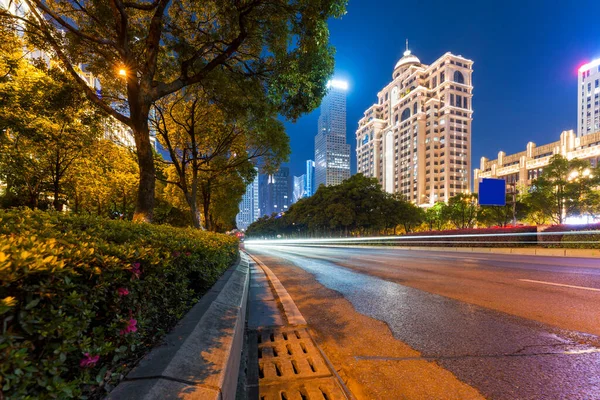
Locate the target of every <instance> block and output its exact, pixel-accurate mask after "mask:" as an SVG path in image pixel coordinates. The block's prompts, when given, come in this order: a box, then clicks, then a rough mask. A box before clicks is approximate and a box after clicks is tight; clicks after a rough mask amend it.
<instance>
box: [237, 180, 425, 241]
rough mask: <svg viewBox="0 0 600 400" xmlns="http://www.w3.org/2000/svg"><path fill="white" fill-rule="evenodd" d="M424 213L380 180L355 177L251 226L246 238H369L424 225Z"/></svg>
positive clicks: (301, 200) (322, 190)
mask: <svg viewBox="0 0 600 400" xmlns="http://www.w3.org/2000/svg"><path fill="white" fill-rule="evenodd" d="M421 215H422V211H421V210H420V209H419V208H418V207H416V206H414V205H413V204H411V203H408V202H406V201H404V200H403V199H402V198H400V197H397V196H392V195H390V194H388V193H385V192H384V191H383V190H382V189H381V186H380V185H379V183H378V182H377V179H375V178H367V177H365V176H364V175H362V174H356V175H353V176H352V177H350V178H349V179H346V180H345V181H344V182H342V183H341V184H339V185H336V186H321V187H319V188H318V190H317V191H316V193H315V194H314V195H313V196H312V197H309V198H305V199H300V200H299V201H298V202H297V203H296V204H294V205H292V206H291V207H290V210H289V211H288V212H286V213H285V215H283V216H271V217H269V216H265V217H262V218H260V219H259V220H258V221H256V222H254V223H253V224H251V225H250V226H249V227H248V229H247V231H246V235H248V236H250V237H265V238H271V237H276V236H277V235H280V234H282V235H286V236H301V235H318V236H327V235H348V234H351V233H352V234H362V235H364V234H369V233H375V232H380V231H387V230H389V229H393V230H394V232H395V230H396V227H397V226H398V225H404V227H405V229H407V230H410V229H412V228H413V227H414V226H415V225H418V224H419V223H420V222H421Z"/></svg>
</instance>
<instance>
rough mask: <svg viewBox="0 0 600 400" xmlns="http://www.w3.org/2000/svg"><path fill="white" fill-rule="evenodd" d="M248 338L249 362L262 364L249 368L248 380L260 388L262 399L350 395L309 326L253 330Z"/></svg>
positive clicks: (305, 399) (330, 399)
mask: <svg viewBox="0 0 600 400" xmlns="http://www.w3.org/2000/svg"><path fill="white" fill-rule="evenodd" d="M248 341H249V345H250V346H249V362H250V363H252V364H253V365H254V366H256V365H257V364H258V368H249V371H248V375H249V376H248V383H249V384H250V385H252V386H254V385H255V387H256V388H257V389H258V390H254V393H255V394H256V393H257V392H258V393H257V394H258V396H257V397H258V399H260V400H323V399H325V400H338V399H339V400H342V399H344V400H345V399H346V396H345V394H344V391H343V390H342V389H341V388H340V385H339V383H338V381H337V379H336V378H335V377H334V376H333V374H332V373H331V371H330V370H329V368H328V366H327V363H326V362H325V360H324V359H323V357H322V356H321V353H320V352H319V350H318V349H317V348H316V346H315V344H314V342H313V340H312V338H311V337H310V335H309V334H308V331H307V330H306V328H296V327H280V328H269V329H261V330H258V331H252V332H250V334H249V337H248ZM253 384H254V385H253ZM255 396H256V395H255Z"/></svg>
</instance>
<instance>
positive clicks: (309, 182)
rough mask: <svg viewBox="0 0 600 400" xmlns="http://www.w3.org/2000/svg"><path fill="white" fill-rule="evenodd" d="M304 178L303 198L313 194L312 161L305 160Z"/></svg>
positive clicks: (313, 172)
mask: <svg viewBox="0 0 600 400" xmlns="http://www.w3.org/2000/svg"><path fill="white" fill-rule="evenodd" d="M304 176H305V180H304V196H305V197H310V196H312V195H313V194H314V193H315V162H314V161H313V160H306V173H305V174H304Z"/></svg>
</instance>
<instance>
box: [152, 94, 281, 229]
mask: <svg viewBox="0 0 600 400" xmlns="http://www.w3.org/2000/svg"><path fill="white" fill-rule="evenodd" d="M240 89H244V90H240ZM249 89H251V88H247V87H245V86H240V87H236V88H233V90H231V91H229V92H228V95H226V96H224V98H219V97H218V96H215V95H213V94H211V93H209V92H208V91H207V90H205V89H204V88H202V87H200V86H198V85H196V86H194V87H190V88H188V90H186V92H185V93H181V94H176V95H171V96H168V97H165V98H164V99H163V100H161V101H159V102H157V103H155V108H154V110H155V113H154V115H155V116H154V117H153V118H152V119H151V122H152V126H153V127H154V128H155V130H156V132H157V136H158V139H159V141H160V143H161V144H162V145H163V147H165V148H166V149H167V150H168V151H169V155H170V160H167V161H164V162H165V163H167V164H169V165H172V167H173V168H171V169H170V172H171V173H170V176H171V179H170V180H168V183H170V184H172V185H175V186H176V187H177V188H179V189H180V190H181V192H182V194H183V196H184V198H185V200H186V202H187V205H188V207H189V210H190V215H191V219H192V221H193V225H194V226H195V227H196V228H200V225H201V224H200V220H201V217H200V211H199V209H198V202H199V199H201V201H200V204H202V209H203V215H204V223H205V226H206V228H207V229H212V223H211V218H210V215H209V214H210V213H209V208H210V205H211V203H212V202H211V197H212V192H213V190H212V188H213V187H214V186H215V185H219V184H221V185H223V184H225V185H226V184H227V182H226V181H225V177H230V178H231V182H229V183H230V185H229V187H231V188H233V187H234V186H235V185H234V183H235V182H237V181H240V180H239V178H242V180H241V181H240V182H239V183H243V184H248V183H249V182H251V181H252V180H253V179H254V176H255V169H254V163H256V162H257V160H258V159H260V160H261V164H262V167H263V169H274V168H277V167H278V166H279V164H280V163H281V162H282V161H287V157H288V154H289V152H290V149H289V139H288V137H287V136H286V134H285V131H284V129H283V125H282V124H281V122H280V121H279V120H277V114H276V111H275V110H274V109H273V108H272V107H270V105H269V103H268V101H267V99H266V98H265V97H264V95H263V94H262V93H261V92H260V91H257V92H255V93H254V95H252V92H251V91H250V90H249ZM232 194H233V193H232ZM242 194H243V193H242ZM231 198H237V196H232V197H231Z"/></svg>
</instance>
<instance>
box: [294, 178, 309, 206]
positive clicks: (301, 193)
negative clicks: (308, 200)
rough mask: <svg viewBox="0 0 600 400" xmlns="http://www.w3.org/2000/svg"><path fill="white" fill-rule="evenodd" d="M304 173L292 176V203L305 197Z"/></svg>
mask: <svg viewBox="0 0 600 400" xmlns="http://www.w3.org/2000/svg"><path fill="white" fill-rule="evenodd" d="M305 188H306V174H302V175H300V176H295V177H294V190H293V192H292V203H295V202H297V201H298V200H300V199H301V198H303V197H306V190H305Z"/></svg>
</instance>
